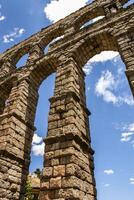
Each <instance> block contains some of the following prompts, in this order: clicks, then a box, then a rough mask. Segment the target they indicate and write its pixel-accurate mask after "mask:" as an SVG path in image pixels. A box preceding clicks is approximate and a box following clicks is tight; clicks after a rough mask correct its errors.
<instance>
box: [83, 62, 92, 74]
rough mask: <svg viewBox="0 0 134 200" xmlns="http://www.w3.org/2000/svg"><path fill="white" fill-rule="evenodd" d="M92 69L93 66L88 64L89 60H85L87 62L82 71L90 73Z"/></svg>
mask: <svg viewBox="0 0 134 200" xmlns="http://www.w3.org/2000/svg"><path fill="white" fill-rule="evenodd" d="M92 69H93V66H92V65H91V64H90V61H89V62H87V64H86V65H85V66H84V68H83V71H84V72H85V74H86V75H89V74H91V72H92Z"/></svg>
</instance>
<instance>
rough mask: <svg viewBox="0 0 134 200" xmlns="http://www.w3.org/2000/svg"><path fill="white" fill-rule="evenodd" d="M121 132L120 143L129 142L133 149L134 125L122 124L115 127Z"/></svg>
mask: <svg viewBox="0 0 134 200" xmlns="http://www.w3.org/2000/svg"><path fill="white" fill-rule="evenodd" d="M117 128H119V129H121V130H122V131H123V132H122V133H121V139H120V141H121V142H129V143H130V144H131V145H132V146H133V147H134V123H130V124H124V123H122V125H121V126H119V127H117Z"/></svg>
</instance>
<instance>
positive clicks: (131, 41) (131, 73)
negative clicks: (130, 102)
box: [117, 28, 134, 96]
mask: <svg viewBox="0 0 134 200" xmlns="http://www.w3.org/2000/svg"><path fill="white" fill-rule="evenodd" d="M117 41H118V47H119V52H120V55H121V57H122V60H123V62H124V63H125V65H126V75H127V78H128V81H129V84H130V88H131V91H132V94H133V96H134V28H133V29H130V31H128V32H127V33H124V34H122V35H119V36H118V39H117Z"/></svg>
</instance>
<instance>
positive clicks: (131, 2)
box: [123, 0, 134, 8]
mask: <svg viewBox="0 0 134 200" xmlns="http://www.w3.org/2000/svg"><path fill="white" fill-rule="evenodd" d="M126 2H127V3H125V4H124V5H123V7H124V8H127V7H128V6H130V5H132V4H134V1H133V0H128V1H126Z"/></svg>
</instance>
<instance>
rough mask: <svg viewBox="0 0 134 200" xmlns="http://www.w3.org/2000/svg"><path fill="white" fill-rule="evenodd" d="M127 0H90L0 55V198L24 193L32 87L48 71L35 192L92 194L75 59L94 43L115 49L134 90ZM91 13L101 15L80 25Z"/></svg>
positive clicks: (44, 199)
mask: <svg viewBox="0 0 134 200" xmlns="http://www.w3.org/2000/svg"><path fill="white" fill-rule="evenodd" d="M127 2H128V1H127V0H94V1H93V2H92V3H91V4H89V5H87V6H85V7H83V8H81V9H80V10H78V11H76V12H75V13H72V14H71V15H69V16H67V17H66V18H64V19H62V20H60V21H58V22H57V23H55V24H53V25H51V26H49V27H47V28H44V29H42V30H41V31H40V32H38V33H36V34H35V35H32V36H31V37H30V38H28V39H26V40H24V41H23V42H21V43H19V44H17V45H15V46H13V47H12V48H11V49H8V50H7V51H5V52H4V53H3V54H1V55H0V199H1V200H9V199H12V200H18V199H20V200H23V199H24V195H23V193H24V184H25V181H26V177H27V175H28V168H29V163H30V149H31V142H32V136H33V133H34V131H35V127H34V118H35V112H36V106H37V101H38V88H39V86H40V84H41V83H42V81H43V80H44V79H46V78H47V77H48V76H49V75H50V74H52V73H54V72H56V81H55V90H54V96H53V97H52V98H51V99H50V104H51V105H50V112H49V117H48V134H47V137H46V139H45V144H46V146H45V158H44V159H45V162H44V169H43V176H42V180H41V189H40V196H39V199H40V200H52V199H53V200H54V199H55V200H65V199H66V200H69V199H76V200H96V199H97V197H96V196H97V195H96V187H95V180H94V163H93V154H94V152H93V150H92V148H91V145H90V143H91V140H90V132H89V124H88V116H89V115H90V112H89V110H88V109H87V107H86V98H85V85H84V77H85V74H84V72H83V70H82V67H83V66H84V64H85V63H86V62H87V61H88V60H89V59H90V58H91V57H93V56H94V55H96V54H98V53H100V52H101V51H104V50H115V51H119V53H120V55H121V57H122V60H123V62H124V63H125V65H126V75H127V78H128V81H129V84H130V87H131V90H132V93H133V94H134V5H130V6H129V7H127V8H123V6H124V4H125V3H127ZM98 16H104V18H103V19H100V20H99V21H97V22H95V23H92V24H90V25H88V26H85V27H83V25H84V24H85V23H86V22H88V21H90V20H92V19H94V18H96V17H98ZM61 36H62V37H61ZM57 37H60V38H59V40H55V42H54V43H52V44H51V45H50V48H49V51H48V53H47V54H46V55H44V48H45V47H46V46H47V45H48V44H49V43H51V41H52V40H53V39H55V38H57ZM27 53H28V54H29V57H28V60H27V62H26V65H25V66H23V67H21V68H19V69H17V68H16V63H17V62H18V60H19V59H20V58H21V57H22V56H23V55H25V54H27Z"/></svg>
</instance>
